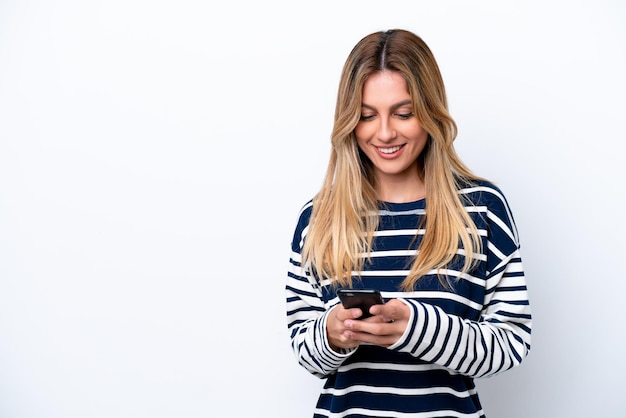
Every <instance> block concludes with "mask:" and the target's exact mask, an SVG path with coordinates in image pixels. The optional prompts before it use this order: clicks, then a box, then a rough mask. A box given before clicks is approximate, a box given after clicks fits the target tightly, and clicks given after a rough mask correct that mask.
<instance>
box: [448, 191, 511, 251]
mask: <svg viewBox="0 0 626 418" xmlns="http://www.w3.org/2000/svg"><path fill="white" fill-rule="evenodd" d="M459 194H460V195H461V197H462V199H464V200H465V201H466V207H468V205H469V206H470V207H473V208H475V209H474V211H475V212H478V213H481V214H483V215H484V216H485V218H486V219H485V221H486V222H487V225H489V226H488V229H489V231H490V232H491V233H492V234H493V235H492V238H493V239H495V238H494V237H496V236H500V235H501V236H502V237H508V238H509V239H510V240H511V241H512V242H513V243H517V242H518V241H519V237H518V232H517V226H516V225H515V220H514V218H513V212H512V210H511V207H510V206H509V203H508V201H507V198H506V196H505V194H504V192H503V191H502V189H501V188H500V187H499V186H497V185H496V184H494V183H493V182H491V181H489V180H474V181H472V182H471V183H467V184H464V185H463V186H462V187H461V188H460V189H459ZM497 231H500V232H502V234H500V233H497ZM516 245H517V244H516Z"/></svg>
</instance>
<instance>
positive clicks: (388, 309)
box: [337, 299, 411, 348]
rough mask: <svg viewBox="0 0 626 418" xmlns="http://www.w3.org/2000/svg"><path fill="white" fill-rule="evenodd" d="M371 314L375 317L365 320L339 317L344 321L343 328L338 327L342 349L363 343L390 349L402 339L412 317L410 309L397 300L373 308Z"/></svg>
mask: <svg viewBox="0 0 626 418" xmlns="http://www.w3.org/2000/svg"><path fill="white" fill-rule="evenodd" d="M357 310H358V309H357ZM344 311H347V312H349V311H354V309H349V310H345V309H344ZM359 311H360V310H359ZM370 313H371V314H372V315H374V316H372V317H370V318H367V319H363V320H357V319H355V317H354V316H352V317H350V315H345V317H343V316H337V319H338V320H341V319H340V318H342V319H343V322H342V323H341V326H339V327H337V329H338V330H340V338H339V341H340V342H341V343H342V344H343V345H342V347H343V346H349V347H356V346H358V345H359V344H361V343H369V344H374V345H379V346H381V347H389V346H390V345H392V344H394V343H396V342H397V341H398V340H399V339H400V337H402V335H403V334H404V331H405V330H406V327H407V324H408V322H409V318H410V317H411V310H410V308H409V307H408V306H407V305H406V304H405V303H404V302H401V301H399V300H397V299H391V300H390V301H388V302H387V303H385V304H384V305H374V306H372V307H371V308H370ZM346 348H347V347H346Z"/></svg>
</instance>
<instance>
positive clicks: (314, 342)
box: [285, 204, 354, 377]
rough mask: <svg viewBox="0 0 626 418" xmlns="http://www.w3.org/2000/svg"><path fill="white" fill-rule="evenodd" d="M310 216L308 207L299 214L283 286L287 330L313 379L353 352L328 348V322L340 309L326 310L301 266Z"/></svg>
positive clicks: (297, 355) (331, 370) (335, 366)
mask: <svg viewBox="0 0 626 418" xmlns="http://www.w3.org/2000/svg"><path fill="white" fill-rule="evenodd" d="M309 215H310V204H309V205H307V206H305V207H304V208H303V211H302V212H301V214H300V218H299V221H298V225H297V227H296V231H295V233H294V238H293V241H292V244H291V256H290V259H289V270H288V273H287V283H286V286H285V293H286V302H287V328H288V331H289V337H290V339H291V347H292V349H293V352H294V353H295V356H296V358H297V360H298V363H299V364H300V365H301V366H302V367H304V368H305V369H306V370H307V371H309V372H310V373H312V374H313V375H315V376H318V377H325V376H327V375H329V374H331V373H333V372H334V371H335V370H337V368H338V367H339V366H340V365H341V364H342V363H343V362H344V360H345V359H346V358H348V357H349V356H350V355H351V354H352V353H353V352H354V349H338V350H334V349H333V348H332V347H331V344H330V341H329V339H328V333H327V331H326V328H327V322H328V321H329V317H330V316H331V314H332V313H333V311H335V310H339V309H340V307H339V306H337V305H335V306H331V307H327V306H326V304H325V303H324V298H323V296H322V292H321V290H320V288H319V286H318V285H317V283H316V282H315V279H314V278H313V277H311V276H310V273H309V272H308V271H307V270H306V269H305V268H304V267H303V266H302V257H301V251H302V244H303V239H304V235H305V232H306V227H307V225H308V217H309Z"/></svg>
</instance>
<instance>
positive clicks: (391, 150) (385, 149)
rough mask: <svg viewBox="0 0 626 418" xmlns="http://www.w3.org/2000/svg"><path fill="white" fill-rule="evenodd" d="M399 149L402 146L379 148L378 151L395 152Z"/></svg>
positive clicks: (384, 152)
mask: <svg viewBox="0 0 626 418" xmlns="http://www.w3.org/2000/svg"><path fill="white" fill-rule="evenodd" d="M399 149H400V146H396V147H391V148H378V151H380V152H382V153H383V154H393V153H394V152H396V151H398V150H399Z"/></svg>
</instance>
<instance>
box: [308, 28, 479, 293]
mask: <svg viewBox="0 0 626 418" xmlns="http://www.w3.org/2000/svg"><path fill="white" fill-rule="evenodd" d="M383 70H390V71H394V72H397V73H399V74H401V75H402V76H403V77H404V79H405V80H406V84H407V87H408V90H409V94H410V96H411V98H412V102H413V107H414V109H413V110H414V114H415V115H416V117H417V119H418V121H419V123H420V124H421V125H422V127H423V128H424V129H425V130H426V131H427V132H428V140H427V144H426V146H425V148H424V150H423V151H422V154H421V155H420V157H419V161H418V170H419V175H420V177H421V179H422V180H423V181H424V184H425V188H426V216H425V217H424V220H425V222H424V224H423V225H416V228H424V235H423V237H422V241H421V243H420V245H419V249H418V251H417V254H416V256H415V258H414V261H413V264H412V266H411V269H410V272H409V274H408V276H407V277H406V278H405V280H404V281H403V283H402V288H403V289H404V290H409V291H410V290H412V289H414V288H415V283H416V282H417V280H419V279H420V278H421V277H422V276H423V275H424V274H427V273H428V272H430V271H432V270H433V269H435V270H436V271H437V274H438V276H439V279H440V281H441V282H442V283H443V284H444V285H446V286H447V285H449V284H450V282H449V279H448V277H447V275H444V274H440V270H442V269H443V268H445V266H446V265H447V264H448V263H450V262H451V261H452V259H453V258H454V257H455V255H456V254H457V253H459V252H460V253H461V254H463V255H464V256H465V258H464V265H463V267H462V272H467V271H468V270H470V269H471V268H472V266H473V263H474V262H475V258H476V257H475V255H476V254H477V253H478V252H479V251H480V246H481V241H480V237H479V235H478V231H477V229H476V226H475V224H474V222H473V221H472V219H471V218H470V217H469V215H468V214H467V211H466V210H465V208H464V202H462V201H461V198H460V197H459V194H458V189H459V187H460V184H461V183H467V182H471V181H472V180H476V179H478V177H477V176H475V175H474V174H472V173H471V171H470V170H469V169H468V168H467V167H466V166H465V165H464V164H463V162H462V161H461V160H460V158H459V157H458V155H457V153H456V151H455V150H454V147H453V141H454V139H455V138H456V134H457V127H456V123H455V122H454V120H453V119H452V117H451V116H450V114H449V112H448V105H447V98H446V92H445V87H444V83H443V79H442V77H441V73H440V71H439V66H438V65H437V62H436V61H435V58H434V56H433V54H432V52H431V51H430V49H429V47H428V46H427V45H426V43H425V42H424V41H423V40H422V39H421V38H420V37H419V36H417V35H416V34H414V33H412V32H409V31H406V30H401V29H395V30H388V31H381V32H375V33H372V34H370V35H367V36H366V37H364V38H363V39H361V40H360V41H359V42H358V43H357V44H356V45H355V47H354V48H353V49H352V51H351V52H350V54H349V56H348V58H347V60H346V62H345V64H344V67H343V71H342V74H341V79H340V82H339V89H338V94H337V103H336V108H335V116H334V126H333V131H332V137H331V143H332V148H331V153H330V160H329V163H328V168H327V171H326V175H325V177H324V181H323V184H322V187H321V189H320V191H319V192H318V193H317V194H316V195H315V197H314V198H313V212H312V215H311V221H310V223H309V228H308V231H307V234H306V239H305V243H304V249H303V264H304V265H307V264H308V266H309V267H310V268H311V269H312V270H313V271H315V272H316V273H317V275H318V277H319V278H320V279H321V280H330V281H331V282H332V283H333V284H335V285H339V286H350V285H351V284H352V275H353V274H358V272H359V271H361V270H362V268H363V264H364V262H365V260H366V259H367V258H368V257H369V254H370V251H371V246H372V241H373V236H374V231H375V230H376V228H377V227H378V222H379V218H378V216H379V215H378V213H379V205H380V202H379V200H378V198H377V194H376V192H375V184H376V178H375V176H374V174H373V169H372V168H373V167H372V163H371V161H370V160H369V159H368V158H367V157H366V156H365V155H364V154H363V153H361V152H360V150H359V147H358V145H357V141H356V136H355V134H354V129H355V127H356V126H357V124H358V123H359V120H360V116H361V104H362V93H363V85H364V83H365V81H366V80H367V78H368V77H369V76H371V75H372V74H375V73H378V72H381V71H383Z"/></svg>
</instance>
